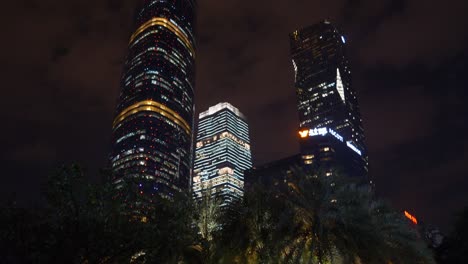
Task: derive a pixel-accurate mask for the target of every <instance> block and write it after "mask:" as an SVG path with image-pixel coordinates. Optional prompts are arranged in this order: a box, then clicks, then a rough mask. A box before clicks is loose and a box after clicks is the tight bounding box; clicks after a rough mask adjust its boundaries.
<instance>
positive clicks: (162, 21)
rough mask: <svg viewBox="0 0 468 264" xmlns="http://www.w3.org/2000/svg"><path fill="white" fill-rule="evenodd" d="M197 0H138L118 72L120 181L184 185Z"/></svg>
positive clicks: (166, 188) (152, 190)
mask: <svg viewBox="0 0 468 264" xmlns="http://www.w3.org/2000/svg"><path fill="white" fill-rule="evenodd" d="M195 9H196V3H195V0H171V1H168V0H142V1H141V4H140V7H139V8H138V10H137V13H136V17H135V29H134V32H133V34H132V35H131V37H130V40H129V44H128V55H127V58H126V61H125V66H124V70H123V74H122V77H121V84H120V86H121V92H120V98H119V102H118V106H117V111H116V115H115V119H114V122H113V126H112V131H113V133H112V151H111V154H110V162H111V166H112V169H113V172H114V175H115V178H114V182H115V183H116V184H117V186H119V183H121V182H122V179H123V178H124V177H128V178H133V179H136V180H137V181H138V182H139V184H138V186H139V188H140V189H139V190H138V193H141V194H148V195H156V194H159V195H162V196H166V197H167V196H172V195H173V194H174V192H176V191H181V190H188V189H189V187H190V178H191V167H192V153H193V146H192V138H193V123H194V122H193V118H194V117H193V115H194V86H195V36H194V26H195Z"/></svg>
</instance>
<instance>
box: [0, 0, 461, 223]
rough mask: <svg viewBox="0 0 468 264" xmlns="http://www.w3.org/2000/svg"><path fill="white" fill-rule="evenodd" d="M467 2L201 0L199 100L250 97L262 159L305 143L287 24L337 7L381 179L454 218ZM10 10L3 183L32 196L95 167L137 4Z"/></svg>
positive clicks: (392, 193) (419, 208)
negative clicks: (59, 169)
mask: <svg viewBox="0 0 468 264" xmlns="http://www.w3.org/2000/svg"><path fill="white" fill-rule="evenodd" d="M466 4H467V3H466V2H464V1H450V3H449V4H444V5H442V4H439V3H438V4H434V5H427V3H426V2H422V1H419V0H413V1H398V2H395V3H393V2H392V3H389V2H385V1H384V2H379V3H376V2H372V3H371V1H363V2H362V3H359V4H356V3H350V2H349V3H348V2H345V1H337V2H333V3H331V2H327V3H320V2H298V3H295V4H288V3H286V2H284V1H273V2H269V4H268V5H265V4H264V3H263V2H262V1H256V2H253V3H252V4H251V5H249V6H245V5H243V4H242V2H241V1H230V2H229V3H228V2H219V1H199V18H200V20H199V23H198V28H199V30H198V33H199V45H198V46H197V53H198V56H197V58H198V59H199V61H198V62H197V66H198V67H197V86H198V88H197V97H196V98H195V100H196V105H197V111H200V110H202V109H207V108H208V107H209V106H210V105H213V104H215V103H217V102H220V101H229V102H231V103H232V104H233V105H236V106H237V107H239V108H240V109H242V111H243V113H244V114H246V115H247V116H248V117H249V120H251V127H250V128H251V140H252V149H253V158H254V163H255V164H263V163H265V162H268V161H271V160H275V159H278V158H281V157H285V156H288V155H291V154H293V153H296V152H297V150H298V147H299V146H298V144H297V131H296V128H297V127H298V122H297V121H296V119H297V118H296V116H297V115H296V113H295V108H296V103H295V94H294V91H292V90H291V89H290V88H291V87H292V85H293V83H294V80H293V77H294V74H293V70H292V66H291V60H290V57H289V43H288V33H289V32H291V31H292V30H294V29H295V28H298V27H301V26H304V25H311V24H315V23H317V22H319V21H321V20H323V19H329V20H330V21H332V22H333V23H335V24H337V25H338V26H339V28H341V29H342V31H343V32H344V35H345V37H346V40H347V45H348V47H349V48H350V49H349V55H350V58H351V59H350V61H351V62H352V65H351V66H352V71H353V78H354V80H353V83H354V87H356V89H358V91H357V93H358V94H359V98H360V106H361V112H362V116H363V120H364V129H365V131H366V140H367V145H368V148H369V156H371V157H372V160H371V166H372V171H373V172H375V174H376V175H377V178H376V186H378V188H377V191H378V192H379V194H380V195H381V196H382V197H385V198H388V199H390V200H391V201H392V202H393V203H394V204H395V207H397V208H405V209H408V210H409V211H411V212H412V213H414V214H415V215H417V216H418V218H420V219H424V220H426V221H430V222H433V223H435V224H440V225H442V226H447V225H448V223H449V220H450V218H451V215H452V213H453V212H455V211H456V210H457V209H458V208H461V207H462V205H464V204H466V201H467V197H466V194H464V191H463V189H462V187H463V186H466V177H465V175H466V172H467V169H466V166H465V165H464V164H466V163H467V162H466V155H465V154H464V151H465V149H466V145H467V143H466V138H465V137H464V136H463V135H464V134H465V133H466V131H467V127H466V126H465V125H464V123H463V122H462V121H463V120H464V117H465V116H466V113H467V109H466V106H464V105H463V103H462V102H463V101H464V100H465V98H466V93H465V91H464V88H463V87H464V74H463V72H464V70H465V69H466V67H467V66H466V65H467V61H468V60H467V50H466V36H467V31H466V29H465V28H463V27H460V26H459V25H460V24H463V21H466V20H467V18H466V16H465V15H464V12H462V11H463V10H466ZM421 7H424V8H421ZM4 10H9V12H8V14H6V16H5V17H4V19H5V20H6V21H9V24H10V25H12V26H9V27H7V29H6V34H7V35H9V36H14V38H11V40H10V41H7V42H4V43H2V45H4V46H5V48H4V50H5V51H8V52H5V56H3V57H2V61H3V62H4V63H3V64H2V65H4V66H6V67H5V68H6V69H5V71H4V72H3V73H4V75H5V82H4V87H11V89H10V88H9V89H6V88H5V95H4V96H2V98H1V99H2V104H1V107H2V111H1V113H2V118H3V120H4V124H5V127H6V129H4V130H2V137H1V138H2V145H3V146H4V152H3V153H2V165H3V167H4V168H5V170H6V172H5V174H6V175H11V177H5V182H4V184H3V185H2V186H3V188H4V191H2V195H3V196H4V197H5V199H6V198H8V197H9V195H10V194H11V193H13V192H16V193H18V198H19V199H20V200H23V202H31V201H35V200H36V197H38V193H39V192H40V186H41V183H43V182H44V180H45V179H46V178H47V174H48V172H49V171H50V170H52V169H53V168H54V167H55V166H57V165H59V164H62V163H69V162H71V161H77V162H80V163H83V164H84V165H85V166H86V167H88V170H89V171H90V173H91V174H93V175H95V174H97V171H98V168H101V167H103V165H104V164H105V162H106V154H107V152H108V146H109V142H110V139H109V137H110V135H109V134H110V130H109V127H110V125H111V124H112V120H113V118H114V114H115V112H114V110H115V105H116V99H117V97H118V94H117V93H118V86H119V76H120V73H121V71H122V65H123V62H124V54H126V49H127V46H128V40H129V37H130V35H131V33H130V32H132V29H131V28H130V25H131V21H132V17H133V10H134V6H133V4H132V3H131V1H111V2H105V3H104V2H101V1H98V2H86V1H85V2H83V1H75V0H71V1H67V2H66V3H65V2H59V1H52V0H47V1H41V2H35V1H24V2H23V1H14V2H7V3H6V4H5V8H4ZM10 11H11V12H10ZM279 21H281V23H278V22H279ZM19 32H27V34H18V33H19ZM31 43H33V44H34V45H31ZM283 73H284V74H283ZM25 76H26V77H27V78H26V77H25ZM12 109H15V111H12ZM36 113H37V114H36ZM291 117H293V118H291ZM449 132H450V133H449ZM447 138H457V139H458V140H453V141H447V140H446V139H447ZM279 139H284V140H279ZM271 142H274V144H272V143H271ZM389 164H391V166H389ZM91 177H92V178H93V179H94V180H96V176H91ZM25 183H27V184H25ZM7 196H8V197H7Z"/></svg>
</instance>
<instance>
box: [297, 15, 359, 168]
mask: <svg viewBox="0 0 468 264" xmlns="http://www.w3.org/2000/svg"><path fill="white" fill-rule="evenodd" d="M290 46H291V56H292V62H293V66H294V72H295V86H296V93H297V99H298V110H299V122H300V131H305V130H307V129H316V128H325V129H332V130H333V131H336V132H337V133H338V134H339V135H341V137H343V138H344V140H345V141H346V142H345V143H346V144H347V145H348V146H349V147H350V148H352V149H353V150H355V151H357V152H359V153H360V155H361V157H362V166H364V169H365V171H367V167H368V162H367V160H368V158H367V148H366V145H365V143H364V129H363V127H362V119H361V114H360V111H359V105H358V102H357V98H356V92H355V91H354V89H353V87H352V84H351V68H350V66H349V62H348V58H347V56H346V39H345V37H344V36H343V35H341V34H340V33H339V32H338V30H337V29H336V28H335V27H334V26H333V25H332V24H330V23H329V22H328V21H323V22H321V23H319V24H316V25H314V26H310V27H307V28H303V29H300V30H296V31H294V32H292V33H291V34H290ZM327 131H328V130H327Z"/></svg>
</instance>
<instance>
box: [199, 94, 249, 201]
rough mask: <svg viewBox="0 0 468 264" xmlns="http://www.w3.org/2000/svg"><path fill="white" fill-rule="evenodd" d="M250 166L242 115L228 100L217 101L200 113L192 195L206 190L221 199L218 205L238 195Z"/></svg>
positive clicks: (200, 195) (240, 194) (242, 190)
mask: <svg viewBox="0 0 468 264" xmlns="http://www.w3.org/2000/svg"><path fill="white" fill-rule="evenodd" d="M251 167H252V157H251V153H250V139H249V127H248V125H247V122H246V118H245V116H244V115H243V114H242V113H241V112H240V111H239V110H238V109H237V108H235V107H234V106H232V105H231V104H229V103H219V104H217V105H215V106H212V107H210V108H209V109H208V110H207V111H205V112H202V113H200V116H199V123H198V135H197V144H196V150H195V166H194V177H193V192H194V196H195V198H201V197H202V195H205V194H210V195H212V196H213V197H218V198H219V199H221V207H223V206H226V205H227V204H228V203H230V202H232V201H233V200H235V199H237V198H241V197H242V196H243V193H244V171H245V170H247V169H250V168H251ZM205 191H206V192H205Z"/></svg>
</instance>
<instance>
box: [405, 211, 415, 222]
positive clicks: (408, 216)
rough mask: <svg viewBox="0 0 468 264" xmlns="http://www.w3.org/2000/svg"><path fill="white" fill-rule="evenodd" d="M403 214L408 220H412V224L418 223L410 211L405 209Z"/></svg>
mask: <svg viewBox="0 0 468 264" xmlns="http://www.w3.org/2000/svg"><path fill="white" fill-rule="evenodd" d="M405 216H406V218H408V219H409V220H411V222H413V224H415V225H417V224H418V219H416V217H414V216H413V215H411V214H410V213H408V211H405Z"/></svg>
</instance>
